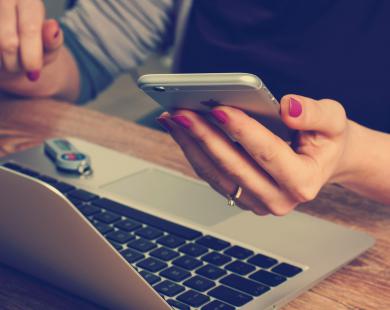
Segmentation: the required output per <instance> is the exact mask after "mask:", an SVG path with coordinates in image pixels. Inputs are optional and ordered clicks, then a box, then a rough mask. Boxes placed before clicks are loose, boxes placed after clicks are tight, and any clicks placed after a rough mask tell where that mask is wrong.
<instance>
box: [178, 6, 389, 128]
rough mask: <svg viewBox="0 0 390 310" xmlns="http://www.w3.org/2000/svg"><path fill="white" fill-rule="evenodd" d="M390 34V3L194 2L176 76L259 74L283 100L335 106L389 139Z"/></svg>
mask: <svg viewBox="0 0 390 310" xmlns="http://www.w3.org/2000/svg"><path fill="white" fill-rule="evenodd" d="M389 30H390V2H389V1H385V0H383V1H379V0H377V1H375V0H370V1H366V0H356V1H349V0H339V1H336V0H316V1H305V0H295V1H290V0H279V1H273V0H267V1H266V0H240V1H236V0H213V1H210V0H196V1H193V6H192V9H191V12H190V14H189V20H188V24H187V30H186V33H185V36H184V40H183V45H182V50H181V53H182V54H181V57H180V62H179V64H178V68H179V70H180V71H181V72H186V73H196V72H203V73H207V72H248V73H254V74H256V75H258V76H259V77H260V78H261V79H262V80H263V81H264V82H265V84H266V85H267V86H268V88H269V89H270V90H271V92H273V93H274V95H275V96H276V97H277V98H280V97H281V96H283V95H285V94H288V93H297V94H301V95H304V96H308V97H312V98H318V99H319V98H332V99H335V100H338V101H340V102H341V103H342V104H343V105H344V106H345V108H346V110H347V114H348V116H349V117H350V118H351V119H353V120H356V121H357V122H359V123H361V124H363V125H366V126H369V127H371V128H374V129H378V130H382V131H388V132H390V92H389V91H388V89H387V87H388V86H387V85H388V84H389V82H390V78H389V72H390V71H389V70H390V33H389V32H390V31H389Z"/></svg>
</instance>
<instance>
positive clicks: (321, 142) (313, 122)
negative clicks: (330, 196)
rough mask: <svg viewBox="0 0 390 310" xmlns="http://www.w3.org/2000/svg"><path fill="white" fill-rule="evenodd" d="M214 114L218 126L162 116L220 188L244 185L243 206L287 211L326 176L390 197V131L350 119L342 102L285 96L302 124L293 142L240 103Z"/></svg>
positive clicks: (190, 117) (287, 115) (291, 120)
mask: <svg viewBox="0 0 390 310" xmlns="http://www.w3.org/2000/svg"><path fill="white" fill-rule="evenodd" d="M210 116H211V117H214V119H215V121H216V123H217V124H218V126H215V125H214V124H212V123H210V122H208V121H207V120H205V119H204V118H203V117H201V116H200V115H198V114H196V113H194V112H191V111H186V110H180V111H176V112H175V113H174V114H173V115H169V114H168V113H166V114H163V115H162V116H161V117H160V118H159V121H160V122H161V123H162V124H163V125H164V127H165V128H168V130H169V132H170V133H171V135H172V136H173V138H174V139H175V140H176V142H178V143H179V145H180V146H181V148H182V149H183V152H184V154H185V155H186V157H187V159H188V160H189V162H190V163H191V165H192V166H193V168H194V169H195V171H196V172H197V173H198V175H199V176H200V177H202V178H203V179H205V180H206V181H207V182H208V183H209V184H210V185H211V186H212V187H213V188H214V189H215V190H217V191H218V192H220V193H221V194H222V195H224V196H228V195H232V194H233V193H235V192H236V191H237V186H240V187H241V188H242V189H243V191H242V195H241V197H240V198H239V200H238V201H237V203H238V205H239V206H240V207H242V208H243V209H246V210H251V211H253V212H255V213H256V214H259V215H264V214H267V213H268V212H271V213H273V214H275V215H284V214H287V213H288V212H289V211H291V210H292V209H294V208H295V207H296V206H297V205H299V204H300V203H303V202H307V201H310V200H312V199H314V198H315V197H316V196H317V194H318V193H319V191H320V190H321V188H322V186H324V185H325V184H326V183H339V184H341V185H343V186H345V187H347V188H350V189H352V190H354V191H356V192H359V193H361V194H364V195H366V196H368V197H371V198H373V199H376V200H377V201H380V202H383V203H387V204H390V182H389V176H390V156H389V154H390V136H389V135H388V134H384V133H380V132H375V131H373V130H370V129H367V128H364V127H362V126H360V125H358V124H356V123H354V122H352V121H350V120H348V119H347V117H346V114H345V111H344V109H343V107H342V106H341V104H340V103H338V102H336V101H333V100H327V99H324V100H312V99H310V98H306V97H302V96H297V95H289V96H285V97H284V98H282V100H281V117H282V120H283V122H284V123H285V124H286V125H287V126H288V127H290V128H292V129H295V130H298V134H297V136H296V138H295V139H294V141H292V142H293V143H292V145H291V146H289V145H288V144H287V143H286V142H284V141H283V140H281V139H280V138H279V137H277V136H276V135H274V134H273V133H272V132H270V131H269V130H268V129H267V128H265V127H264V126H262V125H261V124H260V123H258V122H257V121H256V120H254V119H253V118H251V117H249V116H248V115H247V114H245V113H244V112H242V111H240V110H237V109H234V108H231V107H217V108H215V109H213V110H212V111H211V114H210ZM229 137H232V138H233V139H234V140H235V141H237V142H238V143H239V145H240V146H237V144H236V143H233V142H232V140H231V139H230V138H229Z"/></svg>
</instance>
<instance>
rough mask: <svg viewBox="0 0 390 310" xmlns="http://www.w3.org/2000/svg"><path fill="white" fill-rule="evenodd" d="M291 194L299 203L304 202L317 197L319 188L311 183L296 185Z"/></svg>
mask: <svg viewBox="0 0 390 310" xmlns="http://www.w3.org/2000/svg"><path fill="white" fill-rule="evenodd" d="M291 194H292V197H293V198H294V200H295V201H296V202H297V203H304V202H309V201H312V200H314V199H315V198H316V197H317V194H318V190H317V189H316V188H315V187H314V186H311V185H306V186H296V187H295V188H294V189H293V190H292V191H291Z"/></svg>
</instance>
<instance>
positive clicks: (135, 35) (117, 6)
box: [61, 0, 190, 103]
mask: <svg viewBox="0 0 390 310" xmlns="http://www.w3.org/2000/svg"><path fill="white" fill-rule="evenodd" d="M183 1H184V2H185V1H187V5H188V4H189V3H190V0H183ZM180 3H181V1H175V0H78V2H77V4H76V6H75V7H74V8H73V9H72V10H70V11H68V12H67V13H66V14H65V15H64V16H63V17H62V18H61V24H62V25H63V28H64V32H65V38H66V45H67V46H68V48H69V49H70V50H71V51H72V53H73V55H74V56H75V58H76V61H77V63H78V65H79V69H80V73H81V81H82V83H81V95H80V98H79V102H80V103H83V102H86V101H88V100H90V99H92V98H93V97H95V96H96V95H97V94H98V93H99V92H101V91H102V90H103V89H104V88H105V87H107V86H108V85H109V84H110V83H111V82H112V81H113V80H114V79H115V78H116V77H117V76H119V75H120V74H122V73H124V72H129V71H131V70H132V69H134V68H136V67H137V66H138V65H140V64H141V63H142V62H143V61H144V60H145V59H146V58H147V57H148V56H149V55H150V54H151V53H153V52H156V51H158V50H160V49H162V48H163V47H165V46H169V45H171V44H172V43H173V39H174V33H175V26H176V22H177V21H178V19H179V18H178V14H179V10H178V7H179V6H181V4H180Z"/></svg>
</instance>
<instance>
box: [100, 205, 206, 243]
mask: <svg viewBox="0 0 390 310" xmlns="http://www.w3.org/2000/svg"><path fill="white" fill-rule="evenodd" d="M93 203H94V204H96V205H97V206H100V207H102V208H104V209H107V210H109V211H112V212H117V213H119V214H122V215H124V216H126V217H128V218H130V219H133V220H136V221H138V222H141V223H145V224H148V225H150V226H153V227H155V228H158V229H161V230H163V231H166V232H169V233H171V234H174V235H177V236H179V237H182V238H184V239H187V240H193V239H196V238H198V237H200V236H201V235H202V234H201V233H200V232H199V231H196V230H194V229H191V228H188V227H185V226H182V225H179V224H175V223H172V222H170V221H167V220H163V219H160V218H158V217H156V216H154V215H151V214H147V213H144V212H142V211H139V210H136V209H133V208H131V207H129V206H126V205H122V204H120V203H117V202H114V201H112V200H109V199H106V198H102V199H98V200H94V202H93Z"/></svg>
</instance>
